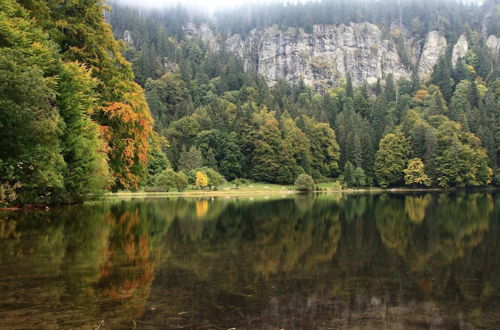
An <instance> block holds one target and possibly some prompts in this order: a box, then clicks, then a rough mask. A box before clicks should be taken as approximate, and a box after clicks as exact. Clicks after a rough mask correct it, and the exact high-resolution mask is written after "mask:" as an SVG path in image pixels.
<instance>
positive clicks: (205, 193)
mask: <svg viewBox="0 0 500 330" xmlns="http://www.w3.org/2000/svg"><path fill="white" fill-rule="evenodd" d="M499 190H500V187H483V188H448V189H445V188H436V187H434V188H404V187H401V188H362V189H351V188H347V189H325V190H316V191H311V192H303V191H299V190H296V189H290V188H289V187H286V186H284V187H282V188H281V189H277V188H276V187H274V188H272V189H271V188H269V189H262V188H259V189H227V190H226V189H225V190H188V191H183V192H178V191H172V192H146V191H119V192H106V193H104V195H103V198H102V199H101V200H105V199H112V198H146V197H159V198H161V197H187V198H195V197H226V196H228V197H238V196H246V197H252V196H259V197H267V196H271V195H272V196H276V195H281V196H282V197H285V196H292V195H306V194H315V195H322V194H338V193H341V194H357V193H412V192H420V193H425V192H446V191H448V192H461V191H462V192H496V191H499ZM89 202H95V201H86V202H83V203H81V204H84V203H89ZM75 205H76V204H75ZM57 206H61V205H41V204H27V205H21V206H10V207H3V208H2V207H0V212H16V211H27V212H30V211H47V210H49V209H50V208H51V207H57Z"/></svg>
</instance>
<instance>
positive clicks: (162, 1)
mask: <svg viewBox="0 0 500 330" xmlns="http://www.w3.org/2000/svg"><path fill="white" fill-rule="evenodd" d="M115 1H117V2H121V3H126V4H129V5H135V6H140V7H164V6H168V5H172V4H174V5H175V4H179V3H180V4H182V5H184V6H186V7H192V6H194V7H197V8H206V9H208V10H210V11H213V10H215V9H220V8H231V7H236V6H240V5H242V4H245V3H269V2H276V1H279V2H287V3H296V2H305V1H308V0H286V1H284V0H115Z"/></svg>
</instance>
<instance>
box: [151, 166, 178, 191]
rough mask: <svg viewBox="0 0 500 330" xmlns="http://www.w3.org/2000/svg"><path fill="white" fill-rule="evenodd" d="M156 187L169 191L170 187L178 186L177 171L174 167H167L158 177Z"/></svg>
mask: <svg viewBox="0 0 500 330" xmlns="http://www.w3.org/2000/svg"><path fill="white" fill-rule="evenodd" d="M155 184H156V187H158V188H160V189H163V190H166V191H167V192H168V191H169V190H170V188H177V173H175V171H174V170H172V169H167V170H165V171H163V172H161V173H160V174H158V176H157V177H156V182H155Z"/></svg>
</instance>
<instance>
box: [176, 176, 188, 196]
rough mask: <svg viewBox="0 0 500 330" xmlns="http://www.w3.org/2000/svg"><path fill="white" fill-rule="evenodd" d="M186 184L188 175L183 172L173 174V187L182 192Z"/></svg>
mask: <svg viewBox="0 0 500 330" xmlns="http://www.w3.org/2000/svg"><path fill="white" fill-rule="evenodd" d="M187 186H188V177H187V175H186V174H185V173H184V172H178V173H177V175H176V176H175V187H176V188H177V190H178V191H179V192H182V191H183V190H184V189H186V188H187Z"/></svg>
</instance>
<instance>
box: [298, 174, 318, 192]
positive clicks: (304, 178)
mask: <svg viewBox="0 0 500 330" xmlns="http://www.w3.org/2000/svg"><path fill="white" fill-rule="evenodd" d="M295 186H296V187H297V189H298V190H300V191H313V190H314V180H313V178H312V177H311V176H310V175H307V174H301V175H299V176H298V178H297V180H295Z"/></svg>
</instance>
